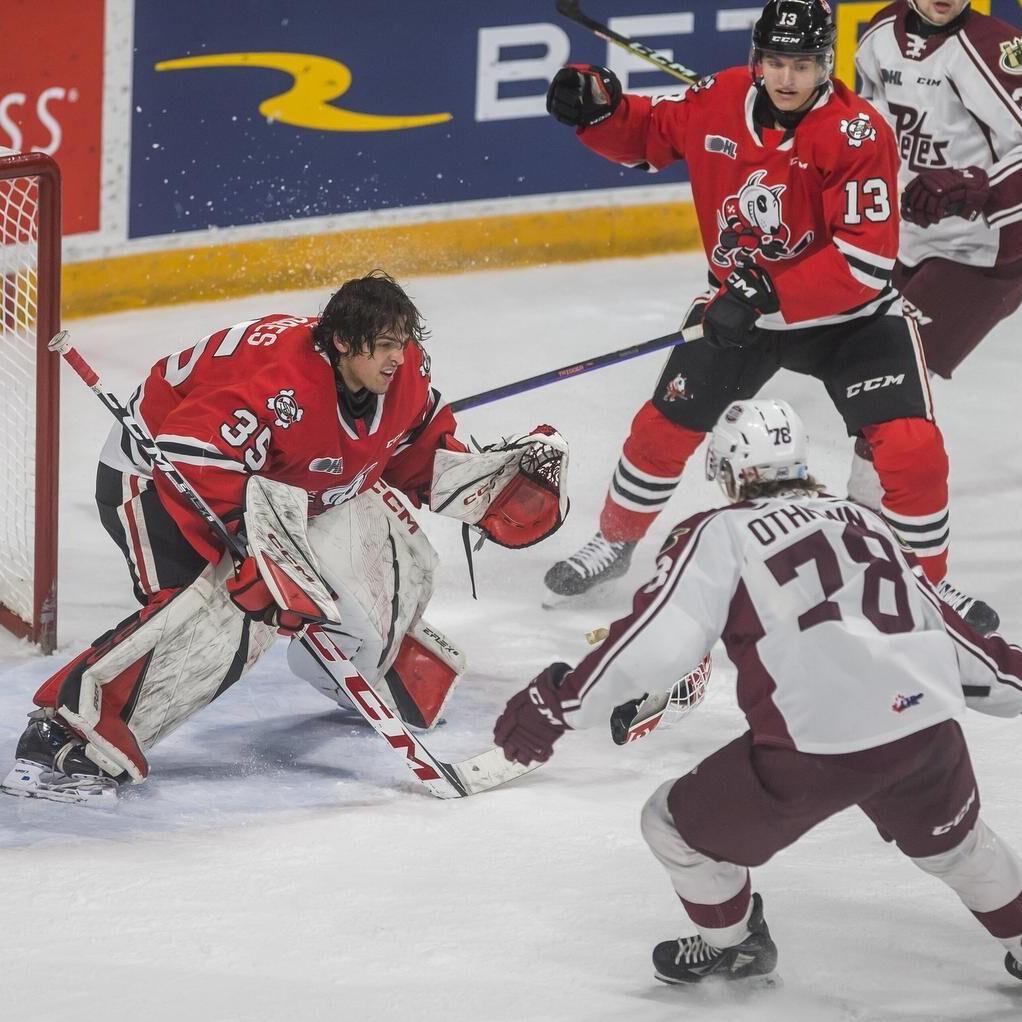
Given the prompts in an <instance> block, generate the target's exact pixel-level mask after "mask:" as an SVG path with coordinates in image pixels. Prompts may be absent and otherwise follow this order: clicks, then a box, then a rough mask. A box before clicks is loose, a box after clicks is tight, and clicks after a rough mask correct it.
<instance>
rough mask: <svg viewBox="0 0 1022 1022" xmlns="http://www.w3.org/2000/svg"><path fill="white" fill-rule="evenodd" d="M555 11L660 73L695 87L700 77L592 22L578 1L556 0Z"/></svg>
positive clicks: (665, 57)
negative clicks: (655, 67) (654, 66)
mask: <svg viewBox="0 0 1022 1022" xmlns="http://www.w3.org/2000/svg"><path fill="white" fill-rule="evenodd" d="M557 10H558V13H560V14H563V15H564V17H566V18H568V19H569V20H570V21H574V22H575V23H576V24H577V25H581V26H582V27H583V28H587V29H589V31H590V32H593V33H595V34H596V35H598V36H599V37H600V38H601V39H605V40H606V41H607V42H608V43H614V45H615V46H620V47H621V49H623V50H627V51H628V52H629V53H632V54H634V55H635V56H636V57H639V58H640V59H641V60H645V61H647V62H648V63H650V64H655V65H656V66H657V67H658V68H660V70H661V71H666V72H667V73H668V74H669V75H673V76H674V77H675V78H679V79H680V80H681V81H683V82H685V83H687V84H688V85H695V83H696V82H698V81H699V79H700V78H701V77H702V75H700V74H699V73H698V72H697V71H693V70H692V68H690V67H685V65H684V64H679V63H678V62H677V61H676V60H671V59H670V57H667V56H665V55H664V54H662V53H657V51H656V50H651V49H650V48H649V47H648V46H644V45H643V44H642V43H637V42H635V40H634V39H629V38H628V37H627V36H623V35H621V34H620V33H619V32H615V31H614V30H613V29H610V28H608V27H607V26H606V25H601V24H600V23H599V22H598V21H594V20H593V19H592V18H590V17H589V15H588V14H586V13H585V12H584V11H583V10H582V7H581V5H580V3H579V0H557Z"/></svg>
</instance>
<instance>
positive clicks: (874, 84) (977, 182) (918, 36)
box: [849, 0, 1022, 503]
mask: <svg viewBox="0 0 1022 1022" xmlns="http://www.w3.org/2000/svg"><path fill="white" fill-rule="evenodd" d="M856 66H857V68H858V71H859V75H860V77H861V78H862V94H863V96H864V97H865V98H866V99H868V100H869V101H870V102H871V103H873V104H874V105H875V106H876V107H877V109H878V110H880V111H881V113H883V114H884V116H885V117H886V118H887V120H888V121H889V123H890V125H891V127H892V128H893V129H894V131H895V133H896V134H897V137H898V148H899V151H900V153H901V158H902V164H901V178H900V183H901V185H902V187H903V188H904V192H903V194H902V201H901V211H902V218H903V219H902V225H901V249H900V251H899V254H898V262H897V264H896V266H895V268H894V278H893V279H894V283H895V285H896V286H897V287H899V288H900V289H901V290H902V292H903V294H904V297H905V299H906V303H907V304H906V310H907V311H908V313H909V314H910V315H911V316H912V317H913V319H914V320H915V322H916V325H917V326H918V329H919V333H920V335H921V337H922V342H923V349H924V351H925V353H926V362H927V365H928V366H929V368H930V370H931V372H935V373H938V374H939V375H940V376H943V377H945V378H950V377H951V374H952V373H953V372H954V370H955V369H956V368H957V367H958V366H959V365H960V364H961V362H962V361H963V360H964V359H965V357H966V356H967V355H968V354H969V352H971V351H972V349H973V348H975V347H976V345H977V344H979V342H980V341H981V340H982V339H983V338H984V337H985V336H986V335H987V334H988V333H989V332H990V330H991V329H993V327H994V326H996V325H997V324H998V323H999V322H1001V320H1003V319H1005V318H1007V317H1008V316H1010V315H1011V314H1012V313H1013V312H1015V311H1016V309H1018V307H1019V304H1020V302H1022V105H1020V104H1022V32H1020V30H1019V29H1018V28H1017V27H1014V26H1012V25H1008V24H1006V23H1005V22H1003V21H999V20H998V19H997V18H991V17H989V16H987V15H985V14H980V13H979V12H978V11H973V10H972V9H971V8H970V7H969V4H968V0H912V2H908V0H899V2H898V3H893V4H890V5H888V6H887V7H885V8H884V9H883V10H881V11H880V12H879V13H878V14H877V15H876V17H874V18H873V20H872V22H871V23H870V25H869V27H868V28H867V30H866V32H865V33H864V34H863V36H862V39H861V41H860V43H859V50H858V53H857V55H856ZM856 447H857V452H858V453H859V455H860V456H862V457H866V458H868V456H869V454H870V451H869V447H868V445H864V444H857V445H856ZM849 485H850V491H851V492H853V493H854V494H855V495H856V496H857V497H858V498H860V499H864V500H869V501H870V502H871V503H875V501H876V494H875V492H874V485H875V475H874V474H873V473H872V471H871V470H869V469H868V467H867V466H866V465H864V464H863V463H862V462H861V461H858V460H857V461H856V468H855V469H854V470H853V475H852V481H851V483H850V484H849Z"/></svg>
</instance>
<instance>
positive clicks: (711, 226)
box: [579, 68, 900, 330]
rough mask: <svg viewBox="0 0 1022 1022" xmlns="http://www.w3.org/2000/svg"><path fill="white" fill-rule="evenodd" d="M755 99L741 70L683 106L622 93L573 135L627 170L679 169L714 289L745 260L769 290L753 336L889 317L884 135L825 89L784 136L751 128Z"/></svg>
mask: <svg viewBox="0 0 1022 1022" xmlns="http://www.w3.org/2000/svg"><path fill="white" fill-rule="evenodd" d="M758 95H759V91H758V90H757V88H756V87H755V85H754V84H753V83H752V81H751V79H750V76H749V71H748V69H746V68H732V69H730V70H727V71H723V72H721V73H720V74H718V75H714V76H711V77H709V78H705V79H703V80H702V81H701V82H700V83H699V84H698V85H694V86H692V87H691V88H690V89H689V90H688V91H687V92H686V93H685V94H684V95H683V96H659V97H656V98H654V99H649V98H647V97H644V96H633V95H625V96H624V97H623V98H622V100H621V104H620V106H619V107H618V109H617V110H616V111H615V112H614V114H613V116H612V117H610V118H608V119H607V120H606V121H603V122H602V123H600V124H598V125H595V126H593V127H589V128H583V129H580V132H579V134H580V136H581V139H582V141H583V142H584V143H585V144H586V145H587V146H589V147H590V148H591V149H593V150H595V151H596V152H598V153H600V154H601V155H603V156H605V157H607V158H608V159H612V160H615V161H617V162H619V163H624V164H626V165H628V166H632V167H639V168H642V169H646V170H651V171H656V170H660V169H662V168H664V167H666V166H668V165H669V164H671V163H673V162H674V161H676V160H681V159H683V160H685V161H686V162H687V163H688V167H689V173H690V178H691V182H692V198H693V201H694V204H695V209H696V215H697V217H698V220H699V230H700V233H701V235H702V240H703V246H704V248H705V250H706V255H707V258H708V259H709V262H710V270H711V273H712V275H713V277H714V279H715V280H716V281H717V282H718V283H722V282H723V281H724V279H725V278H726V277H727V275H728V273H729V272H730V271H731V270H732V269H733V268H734V267H735V266H738V265H742V264H743V263H747V262H750V261H755V262H756V263H758V264H759V265H760V266H762V267H763V268H764V269H766V270H767V272H768V273H769V274H770V276H771V278H772V279H773V281H774V285H775V287H776V289H777V293H778V296H779V298H780V303H781V311H780V312H779V313H775V314H773V315H769V316H762V317H760V319H759V322H758V325H759V326H760V327H763V328H765V329H771V330H784V329H792V328H803V327H807V326H815V325H822V324H830V323H842V322H845V321H847V320H849V319H853V318H857V317H862V316H869V315H873V314H874V313H876V312H878V311H886V310H888V309H892V308H893V307H894V306H895V300H896V298H897V293H896V291H895V290H894V289H893V287H892V286H891V283H890V278H891V271H892V269H893V267H894V261H895V258H896V256H897V253H898V214H897V209H896V206H897V201H898V199H897V195H898V189H897V180H898V156H897V147H896V144H895V140H894V135H893V133H892V131H891V129H890V128H889V127H888V125H887V124H886V123H885V122H884V120H883V118H882V117H881V116H880V115H879V114H878V113H877V112H876V110H874V109H873V107H871V106H870V105H869V104H868V103H866V102H865V101H864V100H862V99H860V98H859V97H858V96H856V95H855V94H854V93H853V92H851V91H850V90H849V89H847V88H846V87H845V86H844V85H843V84H842V83H841V82H838V81H836V80H831V83H830V85H829V86H828V88H827V89H826V90H825V91H824V93H823V94H822V95H821V96H820V98H819V99H818V100H817V101H816V103H815V105H814V106H813V107H812V109H811V110H809V112H808V113H807V114H806V115H805V116H804V117H803V118H802V120H801V121H800V123H799V124H798V126H797V127H796V128H795V129H793V130H782V129H779V128H777V129H775V128H763V127H762V126H761V125H759V124H758V123H757V122H756V119H755V117H754V107H755V105H756V100H757V97H758ZM898 311H900V309H899V310H898Z"/></svg>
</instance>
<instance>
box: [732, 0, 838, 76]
mask: <svg viewBox="0 0 1022 1022" xmlns="http://www.w3.org/2000/svg"><path fill="white" fill-rule="evenodd" d="M836 38H837V26H836V25H835V24H834V11H833V9H832V8H831V6H830V3H828V0H770V2H769V3H768V4H767V5H766V7H764V8H763V13H762V14H761V15H760V18H759V21H757V22H756V24H755V26H754V28H753V30H752V53H751V54H750V57H749V65H750V68H751V70H752V75H753V78H756V79H757V80H758V79H759V76H758V75H757V73H756V65H757V64H758V63H759V62H760V61H761V59H762V56H763V54H764V53H776V54H780V55H782V56H788V57H816V58H817V60H818V61H819V63H820V66H821V70H822V71H823V72H824V75H823V79H824V80H825V79H826V76H828V75H830V73H831V71H832V70H833V67H834V40H835V39H836ZM821 84H822V81H821Z"/></svg>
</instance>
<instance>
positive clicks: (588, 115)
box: [546, 64, 621, 128]
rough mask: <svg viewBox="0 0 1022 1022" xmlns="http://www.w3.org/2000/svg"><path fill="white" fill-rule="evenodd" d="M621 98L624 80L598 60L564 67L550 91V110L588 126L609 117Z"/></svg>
mask: <svg viewBox="0 0 1022 1022" xmlns="http://www.w3.org/2000/svg"><path fill="white" fill-rule="evenodd" d="M620 102H621V83H620V82H619V81H618V78H617V75H616V74H614V72H613V71H609V70H608V69H607V68H605V67H598V66H597V65H595V64H569V65H568V66H567V67H562V68H561V70H560V71H558V72H557V74H555V75H554V80H553V81H552V82H551V83H550V88H549V89H548V90H547V94H546V109H547V113H548V114H551V115H552V116H553V117H556V118H557V120H559V121H560V122H561V124H570V125H572V126H573V127H575V128H580V127H581V128H588V127H590V126H591V125H593V124H599V123H600V121H605V120H606V119H607V118H608V117H609V116H610V115H611V114H612V113H613V112H614V111H615V110H616V109H617V105H618V103H620Z"/></svg>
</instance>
